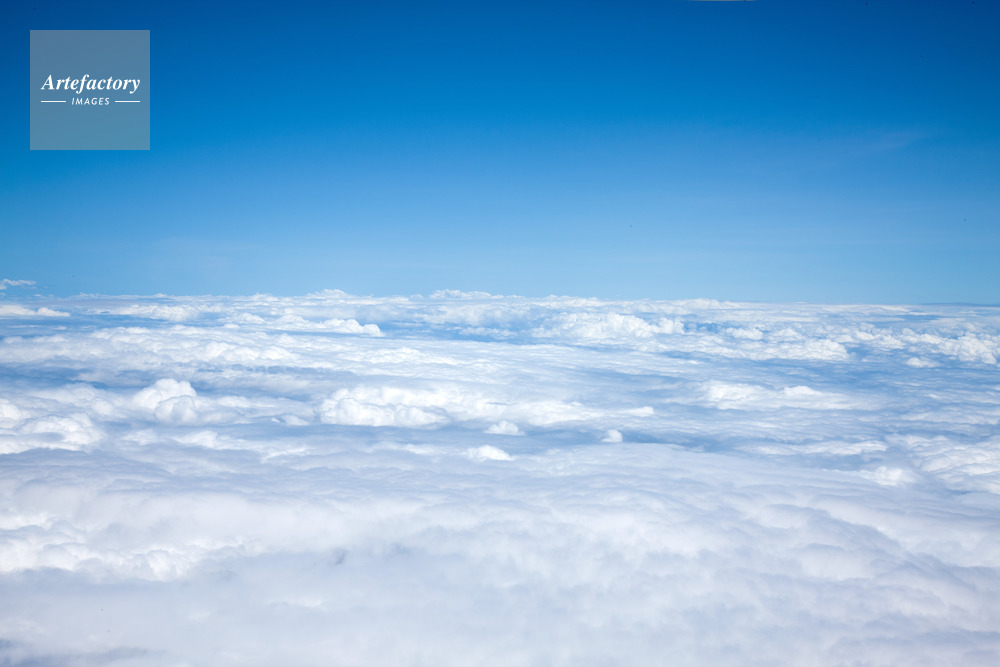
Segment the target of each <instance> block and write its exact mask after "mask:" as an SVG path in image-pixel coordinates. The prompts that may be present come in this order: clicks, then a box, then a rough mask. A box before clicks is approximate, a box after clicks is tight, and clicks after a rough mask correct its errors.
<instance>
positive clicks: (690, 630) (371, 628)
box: [0, 281, 1000, 666]
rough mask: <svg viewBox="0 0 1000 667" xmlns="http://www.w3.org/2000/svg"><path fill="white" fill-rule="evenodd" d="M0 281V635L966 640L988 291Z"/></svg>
mask: <svg viewBox="0 0 1000 667" xmlns="http://www.w3.org/2000/svg"><path fill="white" fill-rule="evenodd" d="M8 282H9V281H8ZM0 308H6V310H5V311H3V312H4V316H3V317H2V319H0V368H2V369H3V374H2V380H0V599H3V600H4V601H5V604H4V605H0V663H4V664H6V663H10V664H104V663H114V662H115V661H119V662H121V663H122V664H148V665H172V664H233V663H240V664H251V665H253V664H258V665H268V664H330V663H333V664H343V665H368V664H403V665H406V664H436V665H459V664H461V665H465V664H484V665H487V664H503V665H531V664H551V665H574V666H575V665H599V664H658V663H662V662H663V660H664V659H665V658H664V656H668V657H669V660H670V662H671V663H672V664H678V665H704V664H713V665H745V664H768V665H783V664H784V665H799V664H816V665H839V664H872V665H890V664H915V665H919V664H927V665H930V664H963V665H965V664H968V665H977V664H979V665H986V664H991V665H992V664H996V663H997V662H998V661H1000V633H998V632H997V630H996V628H997V627H1000V603H998V602H997V600H1000V538H998V536H1000V519H998V514H997V507H998V500H997V499H998V497H1000V457H998V455H997V452H998V451H1000V442H998V440H997V435H996V434H997V426H998V423H1000V383H998V382H997V380H996V377H997V376H996V371H997V363H998V362H997V360H998V359H1000V347H998V345H1000V311H998V310H997V309H995V308H975V307H959V306H954V307H948V306H940V307H909V306H892V307H887V306H861V305H859V306H836V307H831V306H819V305H810V304H778V305H763V304H742V303H733V302H719V301H711V300H688V301H670V302H661V301H648V300H643V301H606V300H601V299H587V298H570V297H548V298H545V299H528V298H523V297H501V296H494V295H489V294H483V293H477V292H472V293H462V292H451V291H444V292H439V293H435V294H432V295H430V296H427V297H424V296H414V297H392V298H373V297H358V296H353V295H349V294H346V293H343V292H339V291H325V292H320V293H316V294H310V295H307V296H304V297H275V296H270V295H254V296H251V297H191V298H181V297H167V296H155V297H111V296H81V297H75V298H72V299H42V298H27V299H12V298H10V296H9V295H8V296H7V297H5V300H4V301H3V302H2V303H0ZM46 313H59V315H56V316H53V315H47V314H46ZM512 436H516V437H512ZM775 637H780V640H778V641H776V640H775Z"/></svg>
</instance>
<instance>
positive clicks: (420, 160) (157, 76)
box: [0, 0, 1000, 303]
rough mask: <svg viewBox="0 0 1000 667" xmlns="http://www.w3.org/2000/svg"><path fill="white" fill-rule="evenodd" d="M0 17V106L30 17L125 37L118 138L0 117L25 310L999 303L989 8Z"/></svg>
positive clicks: (209, 7) (999, 197)
mask: <svg viewBox="0 0 1000 667" xmlns="http://www.w3.org/2000/svg"><path fill="white" fill-rule="evenodd" d="M0 12H2V13H3V14H2V21H0V24H2V26H3V27H2V28H0V31H2V40H0V42H2V46H0V52H2V54H3V61H4V62H5V63H6V64H7V65H8V66H7V67H5V68H4V70H3V74H2V77H3V79H2V80H3V82H4V84H5V86H6V89H7V90H9V91H14V90H18V89H20V90H23V86H24V83H25V80H26V78H27V76H26V75H27V71H28V36H29V30H31V29H68V28H79V29H87V28H90V29H106V28H142V29H147V28H148V29H149V30H150V31H151V63H152V76H151V79H152V80H151V86H152V92H151V94H152V105H151V114H152V121H151V146H152V149H151V150H150V151H148V152H125V151H120V152H111V151H109V152H83V151H80V152H75V151H65V152H62V151H34V152H32V151H29V150H28V114H27V104H26V103H24V101H23V98H19V96H17V95H15V94H14V93H13V92H12V93H11V94H10V95H9V98H10V102H9V103H8V104H6V105H4V106H3V107H2V110H0V114H2V118H0V120H2V121H3V122H2V123H0V126H2V129H0V132H2V140H0V153H2V154H0V216H2V225H3V227H2V233H3V243H0V273H2V274H3V275H2V276H0V277H5V278H10V279H29V280H34V281H36V282H37V286H38V291H40V292H43V293H54V294H73V293H78V292H102V293H119V294H120V293H138V294H150V293H157V292H164V293H173V294H200V293H228V294H249V293H254V292H271V293H276V294H301V293H306V292H311V291H316V290H320V289H324V288H337V289H342V290H346V291H348V292H353V293H361V294H369V293H370V294H381V295H384V294H412V293H428V292H430V291H432V290H435V289H444V288H450V289H462V290H484V291H489V292H493V293H507V294H510V293H518V294H525V295H545V294H550V293H557V294H573V295H585V296H606V297H629V298H632V297H655V298H684V297H702V296H704V297H713V298H723V299H749V300H806V301H828V302H848V301H865V302H914V303H921V302H941V301H960V302H979V303H997V302H1000V268H998V267H1000V262H998V261H997V258H998V256H1000V231H998V230H1000V225H998V222H1000V188H998V187H997V184H998V183H1000V132H998V130H997V126H996V119H997V118H1000V44H998V42H997V40H996V39H995V28H996V26H997V25H1000V7H998V6H997V5H996V4H995V3H989V2H978V3H977V2H971V1H969V2H964V1H963V2H957V1H948V2H945V1H941V2H901V1H900V2H884V1H880V0H869V1H868V2H864V1H863V0H861V1H854V0H843V1H838V2H810V3H801V2H782V1H777V0H757V1H756V2H682V1H677V2H673V1H670V0H665V1H663V2H658V3H631V4H629V5H622V4H621V3H615V4H613V3H596V2H589V3H588V2H574V3H551V2H540V3H538V2H536V3H488V4H484V3H389V2H365V3H354V4H352V5H345V4H342V3H332V4H331V5H329V6H328V7H326V8H325V9H316V8H314V7H313V6H311V3H294V2H293V3H283V4H280V5H276V4H274V3H263V2H257V3H254V2H249V3H247V2H244V3H184V2H180V3H173V2H172V3H165V2H164V3H142V4H141V5H140V4H139V3H120V4H119V3H96V2H95V3H90V2H82V3H54V2H30V3H29V2H20V1H15V2H10V3H5V4H4V8H3V9H2V10H0ZM18 99H21V102H18Z"/></svg>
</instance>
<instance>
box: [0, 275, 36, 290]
mask: <svg viewBox="0 0 1000 667" xmlns="http://www.w3.org/2000/svg"><path fill="white" fill-rule="evenodd" d="M34 284H35V281H34V280H11V279H10V278H0V291H3V290H5V289H7V288H8V287H29V286H31V285H34Z"/></svg>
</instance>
